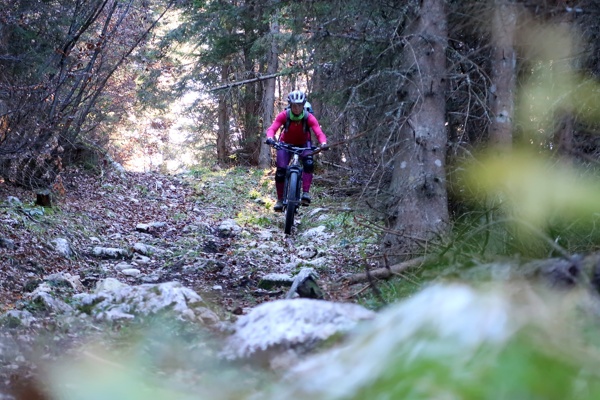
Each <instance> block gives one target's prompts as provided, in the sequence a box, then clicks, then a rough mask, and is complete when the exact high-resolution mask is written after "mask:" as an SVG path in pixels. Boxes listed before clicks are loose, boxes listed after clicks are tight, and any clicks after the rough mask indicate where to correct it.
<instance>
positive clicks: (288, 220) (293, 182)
mask: <svg viewBox="0 0 600 400" xmlns="http://www.w3.org/2000/svg"><path fill="white" fill-rule="evenodd" d="M299 200H300V199H299V198H298V173H297V172H292V173H291V174H290V176H289V178H288V182H287V207H286V209H285V225H284V228H283V231H284V232H285V234H286V235H289V234H290V233H292V226H294V217H295V216H296V207H298V201H299Z"/></svg>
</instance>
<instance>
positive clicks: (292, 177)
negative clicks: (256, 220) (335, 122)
mask: <svg viewBox="0 0 600 400" xmlns="http://www.w3.org/2000/svg"><path fill="white" fill-rule="evenodd" d="M272 146H273V147H274V148H276V149H278V150H279V149H283V150H285V151H287V152H289V153H292V157H291V158H290V162H289V163H288V166H287V171H286V174H285V184H284V192H283V209H284V212H285V226H284V231H285V233H286V234H288V235H289V234H290V233H291V230H292V226H293V224H294V216H295V214H296V211H297V209H298V207H299V206H300V204H301V200H300V198H301V197H300V195H301V193H302V172H303V171H304V168H303V166H302V163H301V162H300V156H301V155H302V154H303V153H304V152H305V151H307V150H310V151H311V153H310V154H308V155H313V154H317V153H318V152H319V151H320V149H319V148H318V147H296V146H292V145H289V144H287V143H281V142H277V143H275V144H274V145H272Z"/></svg>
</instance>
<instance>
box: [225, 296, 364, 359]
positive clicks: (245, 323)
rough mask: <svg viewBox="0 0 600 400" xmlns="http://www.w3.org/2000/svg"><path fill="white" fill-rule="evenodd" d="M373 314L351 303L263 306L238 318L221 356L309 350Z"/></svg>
mask: <svg viewBox="0 0 600 400" xmlns="http://www.w3.org/2000/svg"><path fill="white" fill-rule="evenodd" d="M374 316H375V313H374V312H373V311H370V310H367V309H366V308H364V307H362V306H360V305H357V304H352V303H335V302H329V301H324V300H313V299H294V300H275V301H269V302H266V303H263V304H261V305H259V306H257V307H255V308H253V309H252V311H250V313H248V314H247V315H244V316H242V317H240V318H239V319H238V320H237V321H236V323H235V333H234V334H233V335H232V336H231V337H230V338H229V339H228V341H227V344H226V346H225V349H224V352H223V355H224V356H225V357H226V358H229V359H235V358H244V357H249V356H252V355H253V354H255V353H259V352H263V351H268V350H273V349H277V351H280V350H281V351H285V350H287V349H290V348H294V347H296V348H300V347H304V348H305V349H309V348H312V347H314V346H315V345H317V344H318V343H319V342H321V341H323V340H325V339H327V338H329V337H331V336H332V335H334V334H337V333H344V332H348V331H349V330H351V329H352V328H354V327H355V326H356V324H357V323H358V322H359V321H362V320H367V319H372V318H374Z"/></svg>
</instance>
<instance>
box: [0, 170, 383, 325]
mask: <svg viewBox="0 0 600 400" xmlns="http://www.w3.org/2000/svg"><path fill="white" fill-rule="evenodd" d="M271 179H272V177H271V176H268V175H267V174H263V171H258V172H257V171H253V170H242V169H237V170H236V169H232V170H226V171H204V172H198V173H196V174H188V175H180V176H167V175H159V174H154V173H145V174H134V173H118V172H116V171H107V172H105V173H103V174H101V175H99V174H93V173H89V172H83V171H79V170H71V171H70V172H69V173H63V176H62V179H61V181H60V184H58V185H55V188H54V192H53V200H52V201H53V205H52V207H40V206H36V205H35V200H36V193H35V192H32V191H29V190H24V189H20V188H16V187H13V186H11V185H8V184H6V183H3V184H0V200H1V201H2V206H1V208H0V218H1V222H2V225H1V226H0V240H1V242H0V246H1V248H0V265H2V268H1V270H0V298H1V299H2V303H1V310H0V311H7V310H9V309H11V308H13V307H14V306H15V304H16V303H17V302H18V301H19V300H21V299H22V298H23V296H24V295H25V294H26V293H27V292H28V291H31V290H33V289H34V288H35V287H36V282H38V281H39V280H41V279H42V278H43V277H44V276H47V275H50V274H53V273H57V272H67V273H70V274H73V275H78V276H79V278H80V280H81V282H82V283H83V285H84V286H85V287H86V288H93V287H94V285H95V283H96V282H97V281H98V280H99V279H102V278H105V277H108V276H112V277H115V278H117V279H119V280H121V281H123V282H126V283H129V284H140V283H157V282H166V281H172V280H177V281H180V282H181V283H183V284H184V285H185V286H187V287H189V288H192V289H194V290H195V291H197V292H198V293H200V294H201V295H203V297H205V298H206V299H208V300H209V301H211V302H213V303H214V304H215V305H216V306H217V307H218V308H219V309H220V310H221V311H222V312H224V313H232V314H243V313H244V310H245V309H246V308H248V307H253V306H255V305H256V304H259V303H262V302H264V301H268V300H270V299H276V298H283V297H285V294H286V292H287V289H286V288H284V287H282V288H269V290H267V289H263V288H260V287H259V282H260V280H261V278H262V277H263V276H264V275H266V274H269V273H282V274H289V275H294V274H296V273H297V272H298V271H299V270H300V269H301V268H302V267H312V268H314V269H315V270H316V272H317V273H318V274H319V278H320V279H319V286H320V287H321V288H322V289H323V291H324V293H325V297H326V298H327V299H330V300H334V301H352V292H351V291H348V290H347V288H345V287H344V286H343V285H340V284H339V282H340V278H341V277H342V276H343V275H345V274H349V273H352V272H355V271H357V270H360V268H361V266H360V263H362V262H364V259H362V260H361V259H360V257H359V253H361V254H363V255H364V254H365V252H366V251H369V249H371V250H372V249H373V248H374V247H373V246H372V245H370V244H369V243H370V241H371V238H370V237H369V235H365V234H364V232H363V234H362V235H359V236H357V235H356V231H348V227H350V226H351V225H352V224H349V223H348V222H351V220H352V211H353V210H351V209H350V208H349V206H348V205H344V206H342V207H340V206H339V200H338V199H335V202H333V201H332V200H333V199H330V198H329V197H328V196H327V195H326V192H324V191H320V192H318V193H317V194H315V195H314V196H315V200H314V201H313V206H312V207H307V208H304V209H303V210H302V213H301V215H300V216H299V219H300V221H299V222H300V224H299V226H298V228H297V229H296V228H295V229H294V232H293V234H292V235H289V236H288V235H285V234H283V232H282V223H283V215H282V214H274V213H273V212H272V211H271V210H270V208H271V205H272V200H271V193H270V192H271V190H272V187H271ZM316 185H318V180H317V183H316ZM331 203H335V204H337V205H336V207H335V209H332V208H331V207H328V204H331ZM354 229H357V227H355V228H354ZM61 243H63V245H66V246H67V249H66V250H61V248H60V244H61ZM136 246H137V247H138V249H136ZM140 246H142V247H143V248H144V250H143V251H139V247H140ZM99 248H102V249H103V248H108V249H123V250H125V251H127V253H128V255H127V256H124V257H116V258H114V259H112V257H110V255H107V254H100V253H98V249H99ZM65 252H66V253H65ZM94 252H96V254H95V253H94ZM144 253H145V254H144Z"/></svg>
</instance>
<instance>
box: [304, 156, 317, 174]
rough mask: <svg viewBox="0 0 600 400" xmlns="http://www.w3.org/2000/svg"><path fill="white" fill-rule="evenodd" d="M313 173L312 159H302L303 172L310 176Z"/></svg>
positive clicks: (313, 164)
mask: <svg viewBox="0 0 600 400" xmlns="http://www.w3.org/2000/svg"><path fill="white" fill-rule="evenodd" d="M314 171H315V163H314V161H313V158H312V157H306V158H305V159H304V172H307V173H309V174H312V173H313V172H314Z"/></svg>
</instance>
